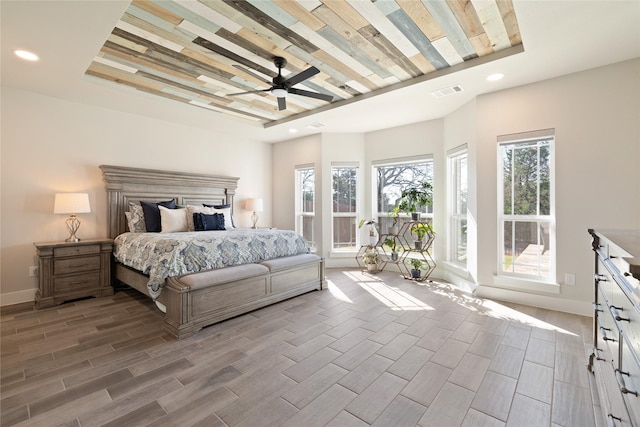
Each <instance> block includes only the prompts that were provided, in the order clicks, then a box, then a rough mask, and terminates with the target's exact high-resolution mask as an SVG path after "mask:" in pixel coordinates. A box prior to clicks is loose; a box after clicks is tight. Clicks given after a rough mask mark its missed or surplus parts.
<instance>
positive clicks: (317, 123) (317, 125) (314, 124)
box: [305, 122, 326, 129]
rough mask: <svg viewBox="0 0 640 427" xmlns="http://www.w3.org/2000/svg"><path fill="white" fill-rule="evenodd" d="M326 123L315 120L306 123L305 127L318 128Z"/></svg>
mask: <svg viewBox="0 0 640 427" xmlns="http://www.w3.org/2000/svg"><path fill="white" fill-rule="evenodd" d="M325 126H326V125H325V124H324V123H320V122H315V123H311V124H310V125H306V126H305V127H306V128H308V129H320V128H323V127H325Z"/></svg>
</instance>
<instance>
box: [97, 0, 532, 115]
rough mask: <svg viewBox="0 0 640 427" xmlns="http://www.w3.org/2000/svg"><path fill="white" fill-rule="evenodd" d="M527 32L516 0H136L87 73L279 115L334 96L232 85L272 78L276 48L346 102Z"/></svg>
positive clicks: (265, 84) (227, 109)
mask: <svg viewBox="0 0 640 427" xmlns="http://www.w3.org/2000/svg"><path fill="white" fill-rule="evenodd" d="M521 44H522V40H521V37H520V31H519V28H518V23H517V19H516V16H515V12H514V9H513V4H512V2H511V0H446V1H444V0H437V1H427V0H422V1H421V0H374V1H370V0H298V1H294V0H246V1H245V0H199V1H195V0H190V1H169V0H154V1H147V0H133V2H132V3H131V5H130V6H129V8H128V9H127V11H126V12H125V14H124V16H123V17H122V18H121V19H120V21H118V23H117V24H116V26H115V28H114V29H113V31H112V33H111V34H110V36H109V38H108V39H107V40H106V41H105V43H104V46H103V47H102V48H101V49H100V52H99V53H98V54H97V56H96V57H95V58H94V60H93V62H92V63H91V65H90V66H89V68H88V69H87V71H86V74H88V75H91V76H94V77H98V78H101V79H106V80H110V81H113V82H116V83H119V84H123V85H127V86H130V87H134V88H136V89H138V90H141V91H145V92H149V93H152V94H154V95H158V96H162V97H165V98H169V99H172V100H175V101H179V102H185V103H189V104H192V105H195V106H198V107H203V108H208V109H211V110H214V111H217V112H221V113H227V114H232V115H234V116H237V117H241V118H244V119H247V120H251V121H255V122H257V123H260V124H268V123H269V122H273V121H277V120H281V119H286V118H289V117H295V115H299V114H301V113H306V112H308V111H313V110H316V109H318V108H322V107H324V106H326V105H327V104H328V102H327V101H323V100H319V99H314V98H309V97H303V96H298V95H291V94H289V95H287V97H286V106H287V108H286V109H285V110H282V111H279V110H278V102H277V99H276V97H274V96H273V95H271V94H270V93H269V92H268V91H265V92H259V93H252V94H246V95H237V96H228V95H229V94H231V93H238V92H245V91H254V90H262V89H268V88H269V86H270V82H271V81H272V79H273V78H274V77H275V76H277V68H276V66H275V65H274V63H273V57H275V56H281V57H283V58H285V59H286V61H287V65H286V67H285V68H284V69H283V72H282V74H283V75H284V76H285V77H288V76H293V75H295V74H297V73H299V72H301V71H303V70H305V69H307V68H309V67H311V66H314V67H316V68H318V70H319V73H318V74H316V75H315V76H313V77H312V78H310V79H308V80H305V81H303V82H301V83H297V84H296V85H295V88H298V89H303V90H308V91H311V92H317V93H322V94H326V95H330V96H332V97H333V99H332V101H331V103H332V104H336V103H337V104H338V105H339V104H340V103H341V101H343V100H351V99H352V98H356V97H358V96H362V95H363V94H371V93H374V94H375V92H376V91H381V90H383V88H387V90H388V89H389V87H392V85H396V86H398V85H399V84H400V83H401V82H404V83H403V84H402V85H406V84H410V83H411V82H412V81H415V82H418V81H421V80H424V76H426V75H428V74H429V73H432V72H434V71H436V70H441V69H444V68H447V67H452V66H454V65H457V64H461V63H463V62H467V61H472V60H474V59H476V58H478V57H483V56H489V55H491V54H494V53H496V52H499V51H502V50H505V49H508V48H510V47H512V46H518V45H521ZM343 103H344V102H343Z"/></svg>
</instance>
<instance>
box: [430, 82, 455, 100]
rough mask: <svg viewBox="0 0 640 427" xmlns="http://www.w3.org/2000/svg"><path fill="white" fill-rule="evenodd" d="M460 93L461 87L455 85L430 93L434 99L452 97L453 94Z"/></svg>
mask: <svg viewBox="0 0 640 427" xmlns="http://www.w3.org/2000/svg"><path fill="white" fill-rule="evenodd" d="M458 92H462V86H460V85H455V86H451V87H445V88H444V89H439V90H436V91H434V92H431V95H433V97H434V98H442V97H443V96H449V95H453V94H454V93H458Z"/></svg>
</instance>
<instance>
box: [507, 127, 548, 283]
mask: <svg viewBox="0 0 640 427" xmlns="http://www.w3.org/2000/svg"><path fill="white" fill-rule="evenodd" d="M501 139H502V140H501ZM498 142H499V143H500V147H499V150H498V153H499V161H498V168H499V171H498V172H499V173H498V175H499V181H500V182H499V185H500V187H499V197H498V203H499V205H498V212H499V221H500V224H499V225H500V229H499V233H500V251H501V253H500V268H499V271H500V274H506V275H515V276H524V277H529V278H535V279H541V280H550V279H552V278H555V271H554V266H555V232H554V224H555V218H554V199H553V194H554V185H553V161H554V159H553V152H554V150H553V148H554V134H553V130H546V131H539V132H531V133H526V134H519V135H511V136H505V137H500V138H499V139H498Z"/></svg>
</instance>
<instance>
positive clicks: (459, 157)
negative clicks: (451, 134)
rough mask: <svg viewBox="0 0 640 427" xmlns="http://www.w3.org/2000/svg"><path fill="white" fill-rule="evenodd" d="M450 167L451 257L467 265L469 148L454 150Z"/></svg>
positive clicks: (450, 158) (450, 155)
mask: <svg viewBox="0 0 640 427" xmlns="http://www.w3.org/2000/svg"><path fill="white" fill-rule="evenodd" d="M448 167H449V207H450V211H449V212H450V214H449V227H450V229H449V259H450V260H451V261H453V262H456V263H458V264H461V265H464V266H466V265H467V150H466V146H465V148H461V149H458V150H454V151H453V152H451V153H450V154H449V156H448Z"/></svg>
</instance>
